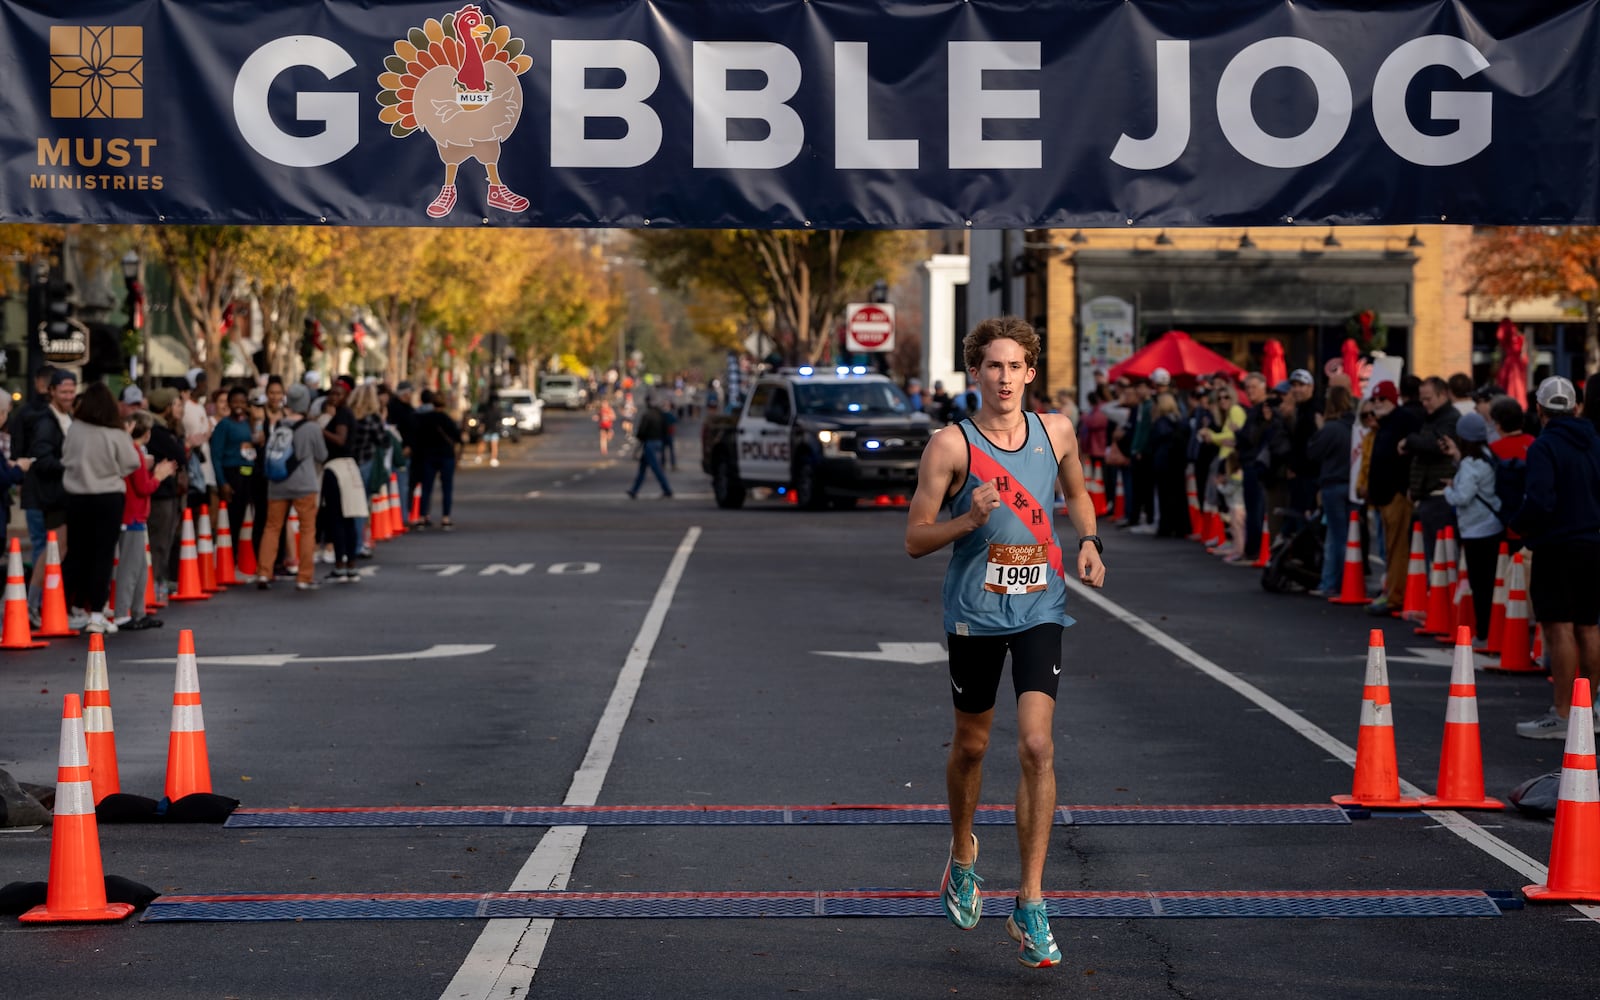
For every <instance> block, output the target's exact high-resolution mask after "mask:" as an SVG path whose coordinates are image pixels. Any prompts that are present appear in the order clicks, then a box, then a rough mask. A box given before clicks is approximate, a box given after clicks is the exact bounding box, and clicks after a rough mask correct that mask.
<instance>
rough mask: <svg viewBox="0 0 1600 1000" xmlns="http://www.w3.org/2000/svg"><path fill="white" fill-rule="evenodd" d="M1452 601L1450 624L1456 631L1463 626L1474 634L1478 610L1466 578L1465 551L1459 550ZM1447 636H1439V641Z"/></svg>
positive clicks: (1468, 579)
mask: <svg viewBox="0 0 1600 1000" xmlns="http://www.w3.org/2000/svg"><path fill="white" fill-rule="evenodd" d="M1452 601H1453V605H1454V607H1453V612H1452V614H1453V617H1452V623H1453V625H1454V626H1455V628H1456V629H1460V628H1461V627H1462V626H1465V627H1466V628H1467V630H1468V631H1469V632H1475V631H1476V626H1477V623H1478V609H1477V607H1476V605H1475V603H1474V601H1473V600H1472V581H1471V579H1470V578H1469V577H1468V576H1467V550H1466V549H1462V550H1461V565H1460V567H1459V568H1458V569H1457V574H1456V589H1455V597H1454V598H1453V599H1452ZM1449 638H1450V637H1448V636H1440V637H1439V641H1440V642H1445V641H1447V640H1448V639H1449Z"/></svg>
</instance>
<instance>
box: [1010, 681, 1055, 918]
mask: <svg viewBox="0 0 1600 1000" xmlns="http://www.w3.org/2000/svg"><path fill="white" fill-rule="evenodd" d="M1055 711H1056V701H1055V699H1054V698H1052V697H1050V696H1049V695H1047V694H1045V693H1043V692H1041V691H1024V692H1022V697H1021V698H1019V699H1018V700H1017V756H1018V757H1019V759H1020V760H1021V763H1022V778H1021V780H1020V781H1018V782H1017V848H1018V852H1019V853H1020V854H1021V856H1022V880H1021V882H1019V883H1018V885H1017V895H1018V896H1019V897H1020V898H1022V899H1041V898H1043V895H1044V856H1045V852H1046V851H1047V850H1048V849H1049V847H1050V828H1051V826H1052V825H1053V824H1054V821H1055V811H1056V758H1055V754H1056V751H1055V740H1054V738H1053V737H1052V736H1051V725H1052V722H1053V720H1054V718H1055Z"/></svg>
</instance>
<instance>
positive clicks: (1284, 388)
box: [1272, 379, 1289, 394]
mask: <svg viewBox="0 0 1600 1000" xmlns="http://www.w3.org/2000/svg"><path fill="white" fill-rule="evenodd" d="M1272 391H1273V392H1276V393H1279V394H1282V393H1285V392H1288V391H1289V380H1288V379H1284V380H1283V381H1282V382H1279V383H1278V384H1277V385H1275V386H1273V387H1272Z"/></svg>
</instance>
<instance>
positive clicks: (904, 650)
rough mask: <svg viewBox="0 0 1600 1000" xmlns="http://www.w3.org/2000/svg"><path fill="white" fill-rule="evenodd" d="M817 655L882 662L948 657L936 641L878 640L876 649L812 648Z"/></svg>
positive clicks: (940, 659) (939, 660) (935, 659)
mask: <svg viewBox="0 0 1600 1000" xmlns="http://www.w3.org/2000/svg"><path fill="white" fill-rule="evenodd" d="M811 652H812V653H814V654H816V655H817V656H842V657H844V658H845V659H849V660H878V661H880V662H883V663H941V662H943V661H944V660H945V659H947V658H948V655H949V654H947V653H946V652H945V651H944V647H943V646H941V645H940V644H939V643H937V642H880V643H878V648H877V649H876V650H830V649H813V650H812V651H811Z"/></svg>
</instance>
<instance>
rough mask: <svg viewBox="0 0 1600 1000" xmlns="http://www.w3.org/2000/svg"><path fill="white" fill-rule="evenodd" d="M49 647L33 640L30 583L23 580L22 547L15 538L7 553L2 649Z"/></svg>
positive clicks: (1, 635) (0, 640) (1, 634)
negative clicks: (29, 606)
mask: <svg viewBox="0 0 1600 1000" xmlns="http://www.w3.org/2000/svg"><path fill="white" fill-rule="evenodd" d="M48 645H50V644H49V643H48V642H35V641H34V640H33V626H32V625H31V624H30V623H29V622H28V581H26V580H24V579H23V578H22V547H21V545H20V540H19V539H17V538H15V537H13V538H12V539H11V548H10V551H9V552H7V553H6V607H5V624H4V627H3V629H0V649H43V648H44V647H46V646H48Z"/></svg>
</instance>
